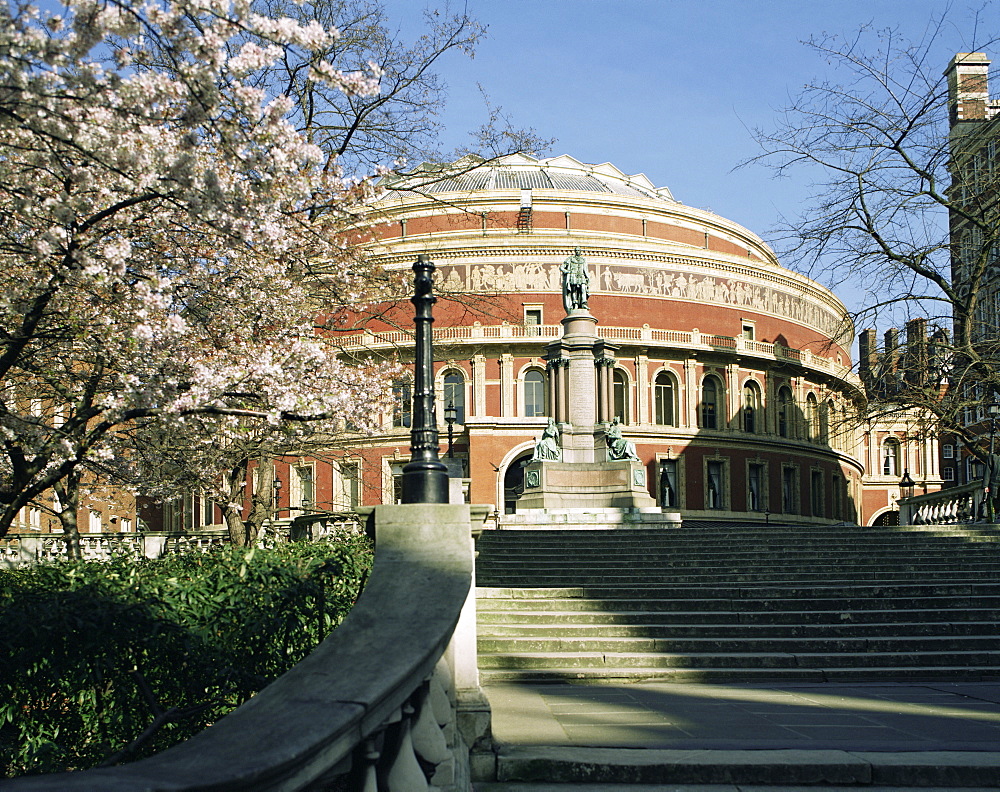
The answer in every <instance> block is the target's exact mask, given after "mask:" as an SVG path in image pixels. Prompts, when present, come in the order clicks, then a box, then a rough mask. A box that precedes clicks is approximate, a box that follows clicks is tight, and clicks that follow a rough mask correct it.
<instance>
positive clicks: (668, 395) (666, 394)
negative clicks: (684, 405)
mask: <svg viewBox="0 0 1000 792" xmlns="http://www.w3.org/2000/svg"><path fill="white" fill-rule="evenodd" d="M674 403H675V399H674V381H673V379H672V378H671V377H670V375H669V374H667V372H665V371H661V372H660V373H659V374H657V375H656V380H655V381H654V382H653V409H654V411H655V412H656V415H655V416H654V421H655V423H657V424H659V425H660V426H676V425H677V418H676V415H677V414H676V412H675V411H674Z"/></svg>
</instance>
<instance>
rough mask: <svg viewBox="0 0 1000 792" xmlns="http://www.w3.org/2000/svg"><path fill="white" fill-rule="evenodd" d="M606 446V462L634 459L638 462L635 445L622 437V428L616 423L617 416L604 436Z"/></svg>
mask: <svg viewBox="0 0 1000 792" xmlns="http://www.w3.org/2000/svg"><path fill="white" fill-rule="evenodd" d="M604 439H605V440H606V441H607V444H608V460H609V461H614V460H616V459H634V460H635V461H636V462H638V461H639V455H638V454H637V453H636V452H635V443H633V442H631V441H630V440H626V439H625V438H624V437H622V427H621V424H620V423H618V416H617V415H616V416H615V419H614V420H613V421H612V422H611V426H609V427H608V431H607V432H606V433H605V435H604Z"/></svg>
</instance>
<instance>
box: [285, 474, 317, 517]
mask: <svg viewBox="0 0 1000 792" xmlns="http://www.w3.org/2000/svg"><path fill="white" fill-rule="evenodd" d="M291 478H292V491H291V493H290V494H289V504H288V505H289V507H290V508H291V509H292V510H294V511H296V512H304V511H311V510H313V509H314V508H315V507H316V482H315V478H316V471H315V468H314V467H313V466H312V465H295V466H294V467H293V468H292V469H291ZM292 516H293V517H294V516H295V515H294V514H293V515H292Z"/></svg>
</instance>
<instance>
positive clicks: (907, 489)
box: [899, 468, 917, 498]
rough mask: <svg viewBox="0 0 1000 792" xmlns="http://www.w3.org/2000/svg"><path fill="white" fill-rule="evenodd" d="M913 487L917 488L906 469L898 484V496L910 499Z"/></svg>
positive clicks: (908, 470)
mask: <svg viewBox="0 0 1000 792" xmlns="http://www.w3.org/2000/svg"><path fill="white" fill-rule="evenodd" d="M915 486H917V484H916V482H915V481H914V480H913V479H912V478H910V469H909V468H906V470H904V471H903V478H902V479H900V482H899V494H900V495H901V496H902V497H904V498H912V497H913V488H914V487H915Z"/></svg>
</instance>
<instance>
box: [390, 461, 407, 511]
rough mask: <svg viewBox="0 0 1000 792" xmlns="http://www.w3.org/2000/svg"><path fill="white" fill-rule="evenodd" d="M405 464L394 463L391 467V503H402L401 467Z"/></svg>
mask: <svg viewBox="0 0 1000 792" xmlns="http://www.w3.org/2000/svg"><path fill="white" fill-rule="evenodd" d="M405 464H406V463H405V462H394V463H393V465H392V468H391V470H392V501H391V502H392V503H402V502H403V465H405Z"/></svg>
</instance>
